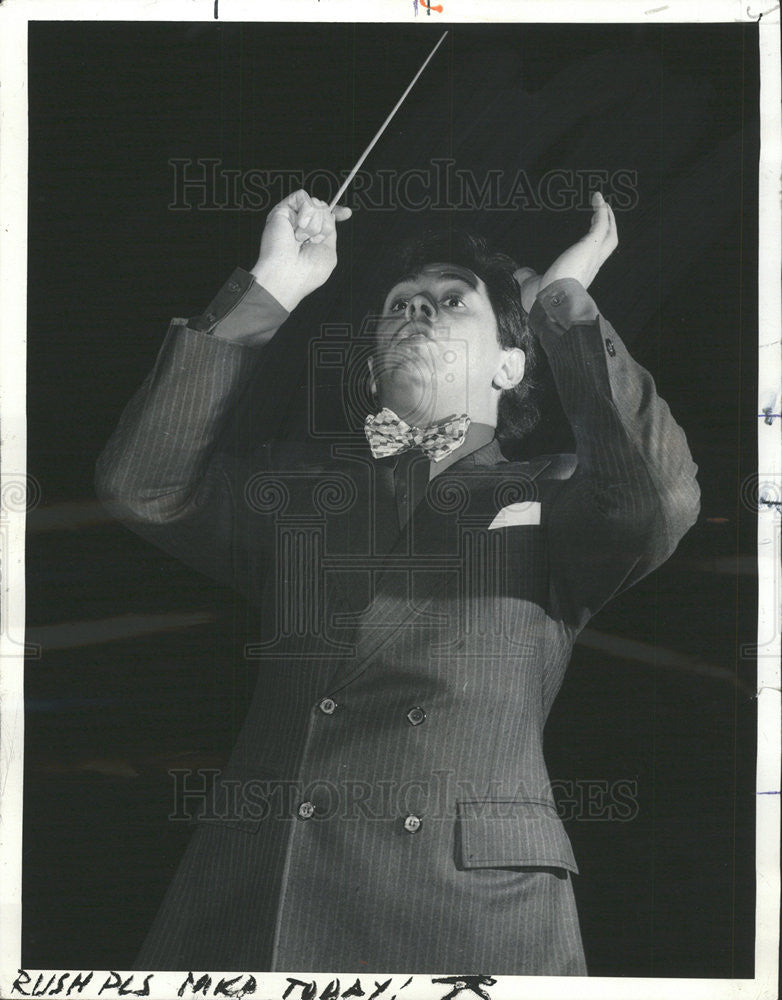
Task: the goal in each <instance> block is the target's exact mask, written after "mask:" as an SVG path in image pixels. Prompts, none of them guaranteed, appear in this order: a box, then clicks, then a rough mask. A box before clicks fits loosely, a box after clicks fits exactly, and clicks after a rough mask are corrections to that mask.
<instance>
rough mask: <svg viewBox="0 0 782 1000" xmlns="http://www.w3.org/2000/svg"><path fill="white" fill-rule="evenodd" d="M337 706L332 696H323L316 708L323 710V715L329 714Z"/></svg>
mask: <svg viewBox="0 0 782 1000" xmlns="http://www.w3.org/2000/svg"><path fill="white" fill-rule="evenodd" d="M336 707H337V703H336V701H334V699H333V698H324V699H323V701H321V703H320V704H319V705H318V708H319V709H320V710H321V712H323V714H324V715H331V714H332V713H333V712H334V709H335V708H336Z"/></svg>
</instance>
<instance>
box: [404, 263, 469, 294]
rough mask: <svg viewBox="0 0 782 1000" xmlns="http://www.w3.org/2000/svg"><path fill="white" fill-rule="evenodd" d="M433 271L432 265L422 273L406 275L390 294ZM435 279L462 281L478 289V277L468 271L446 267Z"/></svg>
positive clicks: (416, 272) (421, 271)
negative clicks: (399, 286) (400, 286)
mask: <svg viewBox="0 0 782 1000" xmlns="http://www.w3.org/2000/svg"><path fill="white" fill-rule="evenodd" d="M434 267H437V265H434ZM431 269H432V265H427V266H426V267H425V268H423V269H422V270H420V271H415V272H414V273H412V274H406V275H405V276H404V277H402V278H398V279H397V280H396V281H395V282H394V283H393V285H391V288H390V289H389V293H390V292H391V291H393V290H394V289H395V288H396V287H397V286H398V285H404V284H406V283H408V282H413V281H415V280H416V279H417V278H420V277H422V276H424V271H428V270H431ZM433 277H435V278H436V279H437V280H438V281H454V280H456V281H461V282H463V283H464V284H465V285H468V286H469V287H470V288H472V289H477V288H478V278H477V277H476V275H474V274H473V273H472V271H468V270H467V269H465V270H459V271H454V270H449V269H448V267H447V266H444V269H443V270H442V271H440V272H439V273H438V274H436V275H433Z"/></svg>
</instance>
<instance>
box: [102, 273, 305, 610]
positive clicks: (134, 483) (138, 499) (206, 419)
mask: <svg viewBox="0 0 782 1000" xmlns="http://www.w3.org/2000/svg"><path fill="white" fill-rule="evenodd" d="M287 315H288V314H287V312H286V311H285V310H284V309H283V308H282V307H281V306H280V305H279V303H277V302H276V300H274V299H273V298H272V297H271V296H270V295H268V293H266V292H265V291H264V290H263V289H261V288H260V287H259V286H255V287H254V288H253V283H252V278H251V277H250V276H249V275H247V274H246V273H245V272H241V271H236V272H234V274H233V275H232V276H231V279H229V281H228V282H227V283H226V285H225V286H223V289H221V291H220V293H218V295H217V296H216V298H215V299H214V300H213V302H212V303H211V305H210V306H209V307H208V309H207V312H206V313H204V314H203V315H202V316H200V317H196V318H194V319H192V320H189V321H188V320H184V319H175V320H173V321H172V322H171V325H170V327H169V330H168V333H167V335H166V338H165V340H164V342H163V346H162V348H161V350H160V353H159V355H158V357H157V360H156V362H155V366H154V368H153V370H152V371H151V372H150V374H149V375H148V376H147V378H146V379H145V380H144V382H143V384H142V385H141V387H140V388H139V390H138V391H137V392H136V394H135V395H134V396H133V398H132V399H131V401H130V402H129V403H128V405H127V407H126V408H125V411H124V412H123V414H122V417H121V419H120V421H119V425H118V426H117V429H116V430H115V432H114V434H113V435H112V437H111V438H110V440H109V442H108V443H107V445H106V447H105V448H104V450H103V452H102V454H101V456H100V458H99V459H98V463H97V470H96V491H97V494H98V497H99V498H100V499H101V501H102V502H103V503H104V504H105V505H106V507H107V508H108V509H109V511H110V512H111V513H112V514H113V515H114V516H115V517H117V518H118V519H119V520H120V521H122V522H123V523H124V524H125V525H127V526H128V527H129V528H131V529H132V530H134V531H135V532H137V533H138V534H140V535H141V536H142V537H144V538H146V539H147V540H149V541H151V542H153V543H154V544H156V545H158V546H159V547H160V548H162V549H164V550H165V551H167V552H169V553H171V554H172V555H174V556H176V557H177V558H179V559H181V560H182V561H183V562H185V563H187V564H188V565H191V566H193V567H194V568H196V569H198V570H200V571H202V572H204V573H206V574H208V575H209V576H211V577H213V578H215V579H216V580H218V581H220V582H222V583H226V584H237V585H239V586H240V589H243V590H244V589H246V588H245V587H244V586H242V584H241V577H242V575H243V574H242V567H241V566H240V565H237V560H239V561H241V560H244V561H245V562H246V560H247V555H246V554H242V553H240V552H239V550H238V546H237V545H236V544H235V534H236V520H237V508H238V505H240V504H241V503H242V502H243V500H244V498H243V495H242V493H243V490H242V482H243V475H244V481H246V476H247V475H248V474H249V469H248V470H246V471H245V473H243V471H242V461H243V459H242V458H241V457H240V456H239V455H238V454H237V453H236V451H237V450H236V449H235V448H234V447H233V441H234V440H235V434H234V432H235V431H236V429H237V428H236V426H235V422H236V420H237V417H238V404H239V402H240V399H241V397H242V395H243V394H244V391H245V389H246V388H247V386H248V385H249V383H250V382H251V381H252V379H253V376H254V375H255V373H256V371H257V368H258V365H259V363H260V361H261V359H262V356H263V351H262V350H261V348H263V346H264V345H265V343H267V342H268V341H269V340H270V339H271V337H272V336H273V335H274V333H275V331H276V330H277V328H278V327H279V325H280V324H281V323H282V322H283V321H284V319H285V318H286V317H287ZM260 454H263V449H262V448H261V449H260ZM256 458H257V456H256ZM256 468H257V465H256ZM261 541H262V540H261ZM244 569H245V570H246V571H247V574H246V575H247V579H248V580H249V576H250V567H249V566H245V567H244ZM248 586H249V583H248ZM251 596H252V595H251Z"/></svg>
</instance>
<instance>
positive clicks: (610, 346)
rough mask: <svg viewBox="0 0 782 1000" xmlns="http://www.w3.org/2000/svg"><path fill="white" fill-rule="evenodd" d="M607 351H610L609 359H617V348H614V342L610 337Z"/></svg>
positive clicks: (607, 342)
mask: <svg viewBox="0 0 782 1000" xmlns="http://www.w3.org/2000/svg"><path fill="white" fill-rule="evenodd" d="M606 350H607V351H608V356H609V358H615V357H616V348H615V347H614V342H613V340H611V338H610V337H606Z"/></svg>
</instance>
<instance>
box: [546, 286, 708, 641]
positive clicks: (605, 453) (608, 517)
mask: <svg viewBox="0 0 782 1000" xmlns="http://www.w3.org/2000/svg"><path fill="white" fill-rule="evenodd" d="M530 325H531V327H532V329H533V331H534V332H535V334H536V336H537V337H538V339H539V341H540V343H541V345H542V347H543V349H544V350H545V352H546V355H547V357H548V360H549V363H550V365H551V369H552V372H553V374H554V380H555V382H556V385H557V389H558V391H559V395H560V399H561V401H562V405H563V408H564V410H565V413H566V415H567V417H568V419H569V421H570V424H571V427H572V429H573V434H574V437H575V441H576V460H577V465H576V469H575V472H574V473H573V475H572V477H571V478H570V479H568V480H566V481H565V482H564V483H562V484H561V486H560V487H559V489H557V490H556V491H555V492H554V493H553V495H552V497H551V500H550V503H549V504H548V512H547V514H544V518H545V520H544V523H545V524H546V527H547V537H548V544H549V558H550V570H551V586H552V600H553V604H554V607H555V608H556V609H558V612H559V614H560V616H561V617H562V618H563V620H564V621H566V622H567V623H568V624H570V625H571V626H573V627H574V628H576V629H577V630H578V629H581V628H583V626H584V625H585V624H586V622H587V621H588V620H589V618H590V617H591V616H592V615H593V614H595V612H596V611H597V610H598V609H599V608H600V607H602V606H603V604H605V602H606V601H607V600H608V599H609V598H610V597H612V596H613V595H615V594H617V593H618V592H620V591H622V590H624V589H626V588H627V587H629V586H631V585H632V584H633V583H636V582H637V581H638V580H640V579H641V578H642V577H643V576H645V575H646V574H647V573H649V572H650V571H651V570H653V569H654V568H655V567H657V566H659V565H660V564H661V563H662V562H664V561H665V560H666V559H667V558H668V557H669V556H670V555H671V553H672V552H673V551H674V549H675V548H676V546H677V544H678V543H679V540H680V539H681V538H682V536H683V535H684V534H685V532H686V531H687V530H688V529H689V528H690V527H691V526H692V525H693V524H694V523H695V520H696V518H697V516H698V511H699V501H700V491H699V488H698V484H697V482H696V479H695V474H696V472H697V467H696V466H695V464H694V463H693V461H692V457H691V455H690V451H689V448H688V447H687V441H686V439H685V436H684V433H683V431H682V429H681V428H680V427H679V426H678V424H677V423H676V422H675V420H674V419H673V417H672V416H671V412H670V410H669V408H668V406H667V404H666V403H665V402H664V401H663V400H662V399H660V397H659V396H658V395H657V393H656V391H655V386H654V382H653V380H652V377H651V376H650V375H649V373H648V372H647V371H645V370H644V369H643V368H642V367H641V366H640V365H638V364H637V363H636V362H635V361H634V360H633V359H632V358H631V357H630V354H629V353H628V351H627V348H626V347H625V345H624V344H623V343H622V341H621V339H620V337H619V336H618V334H617V333H616V331H615V330H614V329H613V327H612V326H611V324H610V323H608V322H607V321H606V320H605V319H604V318H603V317H602V316H600V315H599V313H598V311H597V307H596V305H595V303H594V301H593V300H592V299H591V298H590V296H589V295H588V294H587V292H586V291H585V290H584V288H583V286H582V285H581V284H580V283H579V282H578V281H576V280H575V279H571V278H566V279H560V280H559V281H555V282H552V283H551V284H550V285H549V286H548V287H546V288H544V289H543V290H542V291H541V292H540V293H539V295H538V298H537V300H536V302H535V305H534V306H533V308H532V311H531V313H530Z"/></svg>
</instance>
